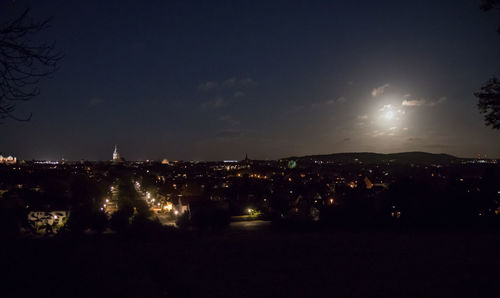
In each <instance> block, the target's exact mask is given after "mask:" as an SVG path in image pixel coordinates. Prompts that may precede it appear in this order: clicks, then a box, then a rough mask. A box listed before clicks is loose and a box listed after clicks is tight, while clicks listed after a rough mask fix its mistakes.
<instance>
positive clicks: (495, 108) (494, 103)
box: [474, 78, 500, 129]
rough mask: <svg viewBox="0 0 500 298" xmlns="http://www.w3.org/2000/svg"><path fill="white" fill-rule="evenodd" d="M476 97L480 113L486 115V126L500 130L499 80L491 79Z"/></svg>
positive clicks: (476, 93)
mask: <svg viewBox="0 0 500 298" xmlns="http://www.w3.org/2000/svg"><path fill="white" fill-rule="evenodd" d="M474 95H475V96H476V97H477V98H478V100H479V102H478V104H477V106H478V108H479V111H480V112H481V114H485V115H484V121H485V124H486V125H488V126H491V127H492V128H493V129H500V81H499V80H498V79H497V78H491V79H489V80H488V82H486V83H485V84H484V85H483V86H482V87H481V90H480V91H478V92H475V93H474Z"/></svg>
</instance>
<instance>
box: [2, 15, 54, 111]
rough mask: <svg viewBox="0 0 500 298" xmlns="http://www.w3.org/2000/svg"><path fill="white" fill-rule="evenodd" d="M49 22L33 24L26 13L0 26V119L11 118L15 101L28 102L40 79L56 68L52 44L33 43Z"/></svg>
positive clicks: (37, 91)
mask: <svg viewBox="0 0 500 298" xmlns="http://www.w3.org/2000/svg"><path fill="white" fill-rule="evenodd" d="M49 23H50V19H47V20H45V21H42V22H37V21H34V20H32V19H31V18H30V17H29V10H26V11H25V12H24V13H23V14H21V15H20V16H19V17H18V18H16V19H14V20H12V21H9V22H7V23H4V24H0V120H1V119H5V118H12V119H16V120H23V121H27V120H29V119H30V118H31V114H30V115H28V116H27V117H22V118H19V117H17V116H15V115H13V112H14V110H15V107H16V101H26V100H30V99H31V98H33V97H34V96H37V95H38V94H39V93H40V89H39V87H38V83H39V82H40V80H41V79H42V78H44V77H46V76H48V75H50V74H52V73H53V72H55V71H56V70H57V68H58V62H59V61H60V60H61V58H62V55H61V54H60V53H58V52H56V51H55V47H54V44H45V43H36V42H34V41H33V37H34V36H36V35H37V34H38V33H40V32H41V31H43V30H45V29H47V27H48V25H49Z"/></svg>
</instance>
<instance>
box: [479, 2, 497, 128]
mask: <svg viewBox="0 0 500 298" xmlns="http://www.w3.org/2000/svg"><path fill="white" fill-rule="evenodd" d="M480 8H481V9H482V10H483V11H490V10H493V9H500V1H498V0H482V1H481V5H480ZM497 32H498V33H500V27H499V28H498V29H497ZM474 96H476V97H477V98H478V100H479V102H478V104H477V107H478V108H479V112H480V113H481V114H485V115H484V121H485V124H486V125H487V126H491V127H492V128H493V129H500V82H499V80H498V79H497V78H496V77H493V78H490V79H489V80H488V81H487V82H486V83H485V84H484V85H483V86H482V87H481V89H480V90H479V91H478V92H475V93H474Z"/></svg>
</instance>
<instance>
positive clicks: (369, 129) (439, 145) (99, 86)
mask: <svg viewBox="0 0 500 298" xmlns="http://www.w3.org/2000/svg"><path fill="white" fill-rule="evenodd" d="M26 7H31V10H32V15H33V17H35V18H37V19H44V18H46V17H50V16H52V17H54V19H53V22H52V27H51V28H50V30H47V31H46V32H45V33H44V34H43V36H40V39H42V40H55V41H56V42H57V45H58V48H59V49H60V50H61V51H62V52H64V54H65V58H64V60H63V61H62V63H61V69H60V70H59V71H58V72H57V73H55V74H54V75H53V76H52V78H51V79H49V80H45V81H43V82H42V84H41V92H42V93H41V95H40V96H39V97H37V98H35V99H34V100H32V101H30V102H27V103H23V104H22V105H19V107H18V110H17V113H18V114H19V115H23V113H24V114H25V113H28V112H30V111H32V112H33V113H34V115H33V118H32V120H31V122H28V123H19V122H14V121H8V122H6V123H4V124H3V125H1V126H0V135H1V137H0V152H2V153H3V154H13V155H16V156H18V157H19V158H23V159H32V158H37V159H38V158H51V159H56V158H61V157H64V158H66V159H80V158H84V159H91V160H95V159H103V160H106V159H110V158H111V153H112V150H113V144H115V143H117V144H118V146H119V149H120V152H121V153H122V155H124V156H125V158H127V159H159V158H164V157H166V158H169V159H199V160H213V159H239V158H243V157H244V154H245V152H248V154H249V156H250V157H251V158H262V159H264V158H279V157H286V156H289V155H305V154H319V153H333V152H345V151H374V152H400V151H414V150H418V151H429V152H439V153H440V152H445V153H451V154H454V155H458V156H464V157H468V156H476V155H477V154H478V153H481V154H488V156H491V157H500V132H498V131H494V130H492V129H490V128H488V127H485V126H484V124H483V120H482V116H481V115H480V114H479V112H478V110H477V108H476V99H475V98H474V96H473V95H472V93H473V92H474V91H476V90H477V89H478V88H479V86H480V85H481V84H482V83H483V82H484V81H485V80H486V79H487V78H489V77H490V76H492V75H494V74H497V73H498V70H499V69H500V51H499V50H500V35H499V34H497V33H496V32H495V30H496V27H497V26H498V25H499V24H500V17H499V15H498V14H496V13H484V12H482V11H480V10H479V8H478V1H474V0H464V1H457V0H453V1H452V0H450V1H396V0H394V1H186V0H182V1H124V0H121V1H80V2H76V1H62V0H54V1H4V2H2V4H0V11H1V13H0V17H1V19H2V20H7V19H8V18H9V17H12V16H15V15H16V14H18V13H20V12H21V11H23V9H25V8H26Z"/></svg>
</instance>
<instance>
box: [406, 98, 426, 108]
mask: <svg viewBox="0 0 500 298" xmlns="http://www.w3.org/2000/svg"><path fill="white" fill-rule="evenodd" d="M425 102H426V100H425V99H405V100H403V102H402V103H401V104H402V105H403V106H407V107H419V106H422V105H424V104H425Z"/></svg>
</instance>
